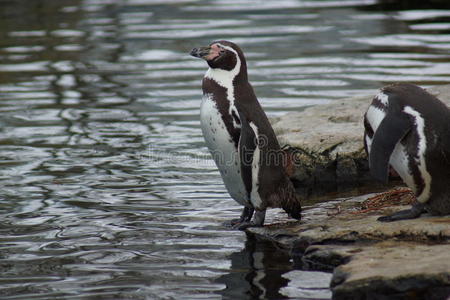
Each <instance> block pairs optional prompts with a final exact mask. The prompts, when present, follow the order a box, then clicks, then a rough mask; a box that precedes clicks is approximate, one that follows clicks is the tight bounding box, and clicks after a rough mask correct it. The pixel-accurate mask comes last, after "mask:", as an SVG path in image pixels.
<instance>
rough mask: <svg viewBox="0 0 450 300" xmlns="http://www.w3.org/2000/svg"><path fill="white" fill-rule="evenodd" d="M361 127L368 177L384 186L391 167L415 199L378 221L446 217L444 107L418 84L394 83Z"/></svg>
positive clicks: (449, 140) (449, 185)
mask: <svg viewBox="0 0 450 300" xmlns="http://www.w3.org/2000/svg"><path fill="white" fill-rule="evenodd" d="M364 127H365V132H364V144H365V149H366V152H367V153H368V156H369V167H370V172H371V174H372V176H374V177H375V178H376V179H378V180H381V181H383V182H387V181H388V173H389V167H392V168H393V169H394V170H395V171H396V172H397V173H398V175H399V176H400V177H401V179H402V180H403V181H404V182H405V184H406V185H407V186H408V187H409V188H411V189H412V190H413V192H414V193H415V195H416V198H417V202H416V204H414V205H413V206H412V208H411V209H408V210H403V211H399V212H397V213H394V214H393V215H390V216H383V217H380V218H379V219H378V220H379V221H385V222H389V221H396V220H402V219H413V218H417V217H419V216H420V215H421V214H422V213H423V212H425V211H427V212H429V213H431V214H432V215H445V214H450V110H449V108H448V107H447V106H446V105H445V104H444V103H442V102H441V101H439V100H438V99H437V98H436V97H434V96H432V95H431V94H429V93H427V92H426V91H425V90H423V89H422V88H420V87H418V86H415V85H412V84H394V85H391V86H387V87H385V88H383V89H382V90H381V91H380V93H379V94H378V95H377V96H375V98H374V99H373V101H372V103H371V105H370V106H369V108H368V110H367V112H366V114H365V116H364Z"/></svg>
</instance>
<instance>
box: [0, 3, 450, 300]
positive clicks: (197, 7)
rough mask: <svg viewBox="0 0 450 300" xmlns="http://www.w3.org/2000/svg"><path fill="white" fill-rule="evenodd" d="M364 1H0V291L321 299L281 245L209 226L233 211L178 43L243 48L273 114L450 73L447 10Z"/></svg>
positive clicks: (442, 79)
mask: <svg viewBox="0 0 450 300" xmlns="http://www.w3.org/2000/svg"><path fill="white" fill-rule="evenodd" d="M441 6H444V5H441ZM447 6H448V5H447ZM379 8H380V6H379V5H376V2H375V1H371V0H370V1H360V0H358V1H355V0H342V1H319V0H317V1H312V0H311V1H300V0H282V1H250V0H247V1H246V0H240V1H194V0H184V1H183V0H171V1H152V0H130V1H113V0H109V1H108V0H84V1H82V0H59V1H51V0H34V1H20V0H17V1H13V0H1V1H0V164H1V168H0V184H1V187H2V188H1V192H0V242H1V244H0V274H1V275H0V298H2V299H49V298H50V299H53V298H58V299H125V298H126V299H128V298H133V299H159V298H161V299H171V298H173V299H217V298H218V299H220V298H224V299H253V298H255V297H256V298H257V297H259V298H269V299H273V298H277V299H279V298H283V297H291V298H295V299H302V297H303V298H308V299H327V298H329V297H330V292H329V291H328V290H327V289H326V287H325V286H324V285H319V286H317V284H308V282H307V281H308V280H306V281H305V282H304V285H302V282H303V281H302V280H299V279H297V280H294V279H293V278H298V277H296V276H294V275H295V274H298V273H295V272H300V271H292V270H293V269H295V268H298V267H299V266H298V265H297V264H296V263H295V262H293V261H292V259H291V258H290V257H289V256H288V255H287V254H286V253H283V252H280V251H275V249H274V248H273V246H271V245H268V244H266V243H262V242H258V241H254V240H252V239H247V238H246V236H245V235H244V233H242V232H236V231H230V230H227V229H225V228H223V227H222V226H221V222H223V221H225V220H228V219H230V218H232V217H236V216H237V215H238V214H239V211H240V207H239V206H238V205H237V204H235V203H234V201H232V200H230V198H229V196H228V194H227V193H226V191H225V189H224V187H223V184H222V182H221V180H220V177H219V173H218V172H217V170H216V168H215V167H214V165H213V163H212V161H211V160H210V159H209V156H208V153H207V150H206V148H205V146H204V143H203V138H202V136H201V132H200V129H199V121H198V109H199V105H200V97H201V87H200V82H201V78H202V76H203V74H204V72H205V71H206V66H205V64H204V62H201V61H198V60H195V59H193V58H191V57H189V56H188V55H187V53H188V51H189V50H190V49H191V48H193V47H196V46H201V45H204V44H207V43H209V42H210V41H212V40H214V39H219V38H225V39H230V40H233V41H234V42H236V43H238V44H240V45H241V46H242V48H243V49H244V51H245V53H246V55H247V59H248V65H249V72H250V78H251V81H252V83H253V85H254V87H255V89H256V92H257V95H258V97H259V99H260V101H261V103H262V105H263V106H264V107H265V108H266V111H267V112H268V114H269V115H270V116H277V115H281V114H284V113H286V112H288V111H295V110H299V109H301V108H302V107H305V106H308V105H313V104H323V103H328V102H331V101H333V99H336V98H341V97H346V96H353V95H361V94H368V93H374V91H375V89H376V88H378V87H380V86H382V85H383V84H385V83H388V82H391V81H409V82H415V83H419V84H422V85H425V86H427V85H432V84H442V83H449V82H450V76H449V75H450V54H449V53H450V9H449V7H447V8H442V7H441V8H439V7H437V8H433V9H427V10H423V9H421V10H418V9H414V8H407V9H404V10H401V11H398V10H395V9H392V7H390V8H391V9H388V10H380V9H379ZM388 8H389V7H388ZM279 217H282V218H284V216H283V214H280V215H278V211H276V210H275V211H271V212H270V213H269V216H268V223H270V222H273V221H274V219H275V218H279ZM291 271H292V272H291ZM302 274H303V275H302ZM306 274H308V273H306ZM310 274H311V277H312V278H316V277H317V276H318V277H320V278H322V279H323V280H329V276H328V275H326V274H322V275H320V273H319V274H317V273H310ZM301 276H304V273H301ZM301 276H300V277H301ZM306 277H307V275H306ZM301 278H302V277H301ZM303 278H305V277H303ZM299 281H300V282H299Z"/></svg>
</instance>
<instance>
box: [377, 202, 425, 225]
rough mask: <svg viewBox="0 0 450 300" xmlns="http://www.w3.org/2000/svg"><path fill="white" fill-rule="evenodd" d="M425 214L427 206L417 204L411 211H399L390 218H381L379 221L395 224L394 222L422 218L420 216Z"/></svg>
mask: <svg viewBox="0 0 450 300" xmlns="http://www.w3.org/2000/svg"><path fill="white" fill-rule="evenodd" d="M424 212H425V205H424V204H422V203H417V204H414V205H413V206H412V207H411V209H405V210H401V211H398V212H396V213H394V214H392V215H389V216H383V217H379V218H378V221H380V222H393V221H399V220H408V219H415V218H418V217H420V215H421V214H422V213H424Z"/></svg>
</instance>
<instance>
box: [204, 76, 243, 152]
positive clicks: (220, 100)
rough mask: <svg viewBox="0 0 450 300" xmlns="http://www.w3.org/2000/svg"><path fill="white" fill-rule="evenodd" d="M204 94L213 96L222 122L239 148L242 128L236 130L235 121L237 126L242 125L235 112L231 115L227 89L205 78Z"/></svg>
mask: <svg viewBox="0 0 450 300" xmlns="http://www.w3.org/2000/svg"><path fill="white" fill-rule="evenodd" d="M203 94H212V95H213V97H212V100H213V101H214V102H215V104H216V106H217V109H218V111H219V113H220V115H221V117H222V121H223V123H224V124H225V127H226V130H227V131H228V134H229V135H230V136H231V138H232V139H233V143H234V145H235V146H236V148H237V147H238V144H239V136H240V133H241V130H240V128H236V127H235V126H234V124H233V120H234V122H235V123H236V124H240V123H241V122H240V119H239V116H238V115H237V112H236V111H235V110H233V111H232V112H231V114H230V101H229V100H228V98H227V90H226V88H224V87H222V86H220V85H219V84H218V83H217V82H215V81H214V80H212V79H209V78H203Z"/></svg>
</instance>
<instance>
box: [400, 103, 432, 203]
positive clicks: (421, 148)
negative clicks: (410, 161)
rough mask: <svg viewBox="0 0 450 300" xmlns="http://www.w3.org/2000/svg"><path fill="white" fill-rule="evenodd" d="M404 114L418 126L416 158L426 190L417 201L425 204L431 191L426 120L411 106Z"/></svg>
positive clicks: (404, 110)
mask: <svg viewBox="0 0 450 300" xmlns="http://www.w3.org/2000/svg"><path fill="white" fill-rule="evenodd" d="M403 112H405V113H407V114H409V115H411V116H413V118H414V123H415V124H416V128H417V135H418V136H419V143H418V145H417V148H418V153H417V155H418V158H415V160H416V163H417V167H418V168H419V170H420V173H421V174H422V179H423V181H424V184H425V186H424V188H423V191H422V193H420V195H419V196H417V201H419V202H421V203H425V202H427V201H428V199H429V198H430V192H431V191H430V189H431V176H430V173H428V171H427V166H426V163H425V151H426V150H427V140H426V137H425V132H424V128H425V120H424V119H423V118H422V115H421V114H420V113H419V112H418V111H416V110H414V109H413V108H412V107H411V106H405V108H404V109H403Z"/></svg>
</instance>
